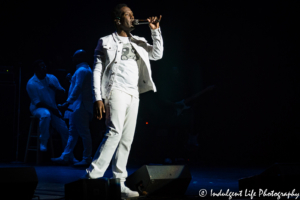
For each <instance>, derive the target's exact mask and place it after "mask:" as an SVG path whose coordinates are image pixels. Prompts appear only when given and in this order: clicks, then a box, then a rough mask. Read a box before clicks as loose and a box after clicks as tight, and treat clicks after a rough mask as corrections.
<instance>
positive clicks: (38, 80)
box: [33, 74, 48, 82]
mask: <svg viewBox="0 0 300 200" xmlns="http://www.w3.org/2000/svg"><path fill="white" fill-rule="evenodd" d="M47 77H48V74H46V76H45V78H44V79H42V80H45V79H46V78H47ZM33 80H34V81H35V82H41V80H40V79H39V78H38V77H37V76H36V75H35V74H34V75H33Z"/></svg>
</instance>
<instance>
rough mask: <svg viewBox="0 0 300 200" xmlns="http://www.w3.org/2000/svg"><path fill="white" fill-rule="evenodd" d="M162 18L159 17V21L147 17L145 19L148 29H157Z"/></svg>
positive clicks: (155, 18)
mask: <svg viewBox="0 0 300 200" xmlns="http://www.w3.org/2000/svg"><path fill="white" fill-rule="evenodd" d="M161 18H162V16H161V15H160V17H159V19H158V18H157V17H149V18H147V20H148V22H149V27H150V28H151V29H152V30H154V29H158V28H159V23H160V21H161Z"/></svg>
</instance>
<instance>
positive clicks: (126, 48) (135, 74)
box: [113, 35, 140, 97]
mask: <svg viewBox="0 0 300 200" xmlns="http://www.w3.org/2000/svg"><path fill="white" fill-rule="evenodd" d="M118 39H119V41H120V42H122V44H123V47H122V54H121V62H120V63H119V65H118V66H117V68H116V77H115V79H114V83H113V88H115V89H118V90H121V91H123V92H126V93H127V94H130V95H133V96H135V97H139V89H138V81H139V66H138V63H137V62H139V59H140V56H139V55H138V53H137V52H136V50H135V49H134V48H133V47H132V45H131V43H130V39H129V37H122V36H119V35H118Z"/></svg>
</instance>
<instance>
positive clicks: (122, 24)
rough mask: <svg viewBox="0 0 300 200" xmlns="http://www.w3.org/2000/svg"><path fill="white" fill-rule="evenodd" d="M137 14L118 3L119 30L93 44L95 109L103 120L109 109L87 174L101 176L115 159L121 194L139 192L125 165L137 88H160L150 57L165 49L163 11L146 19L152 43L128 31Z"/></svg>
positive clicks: (157, 56)
mask: <svg viewBox="0 0 300 200" xmlns="http://www.w3.org/2000/svg"><path fill="white" fill-rule="evenodd" d="M133 20H134V15H133V12H132V11H131V9H130V8H129V7H127V5H125V4H119V5H117V6H116V7H115V9H114V11H113V21H114V24H115V26H116V29H117V31H116V32H115V33H113V34H111V35H108V36H106V37H102V38H100V40H99V42H98V45H97V47H96V50H95V65H94V70H93V86H94V95H95V102H94V108H95V110H94V113H95V115H96V117H97V119H99V120H100V119H102V114H103V113H104V112H105V113H106V126H107V130H106V134H105V138H104V139H103V141H102V143H101V144H100V146H99V148H98V150H97V152H96V154H95V156H94V159H93V161H92V163H91V165H90V167H89V168H88V169H86V172H87V173H86V175H85V177H86V178H92V179H93V178H99V177H103V175H104V173H105V171H106V169H107V167H108V166H109V164H110V161H111V160H112V169H113V176H114V178H119V179H120V182H121V195H122V197H136V196H139V193H138V192H135V191H131V190H130V189H129V188H127V187H126V186H125V184H124V182H125V180H126V177H127V170H126V165H127V160H128V156H129V152H130V148H131V144H132V141H133V137H134V132H135V126H136V119H137V113H138V106H139V93H143V92H147V91H149V90H153V91H154V92H155V91H156V88H155V85H154V83H153V81H152V77H151V68H150V61H149V60H159V59H161V58H162V55H163V40H162V36H161V31H160V28H159V22H160V20H161V16H160V18H159V19H158V18H157V17H150V18H148V19H147V20H148V22H149V27H150V30H151V35H152V39H153V45H150V44H148V43H147V41H146V40H145V39H144V38H142V37H138V36H133V35H131V34H130V32H131V31H132V30H133V29H134V25H133ZM103 99H105V104H104V103H103Z"/></svg>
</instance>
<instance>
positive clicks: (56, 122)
mask: <svg viewBox="0 0 300 200" xmlns="http://www.w3.org/2000/svg"><path fill="white" fill-rule="evenodd" d="M32 114H33V115H34V116H35V117H38V118H39V119H40V123H39V128H40V132H41V134H40V143H41V144H43V145H44V146H47V142H48V139H49V137H50V135H49V126H50V123H51V125H52V127H53V128H54V129H55V130H56V131H57V132H59V133H60V135H61V140H62V146H63V148H65V146H66V144H67V140H68V127H67V125H66V122H65V121H64V120H63V119H61V118H59V117H57V116H55V115H53V114H52V113H51V112H50V111H49V110H48V109H46V108H37V109H35V110H34V111H33V112H32Z"/></svg>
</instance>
